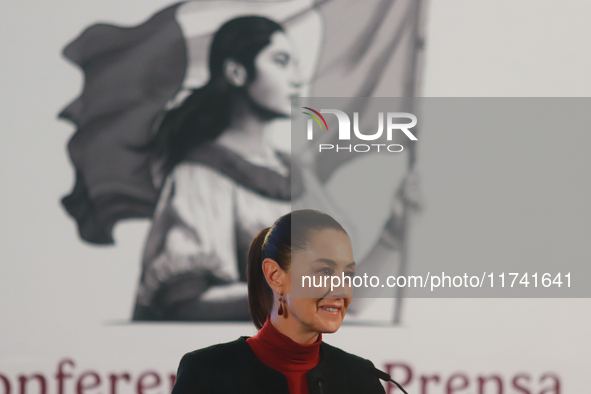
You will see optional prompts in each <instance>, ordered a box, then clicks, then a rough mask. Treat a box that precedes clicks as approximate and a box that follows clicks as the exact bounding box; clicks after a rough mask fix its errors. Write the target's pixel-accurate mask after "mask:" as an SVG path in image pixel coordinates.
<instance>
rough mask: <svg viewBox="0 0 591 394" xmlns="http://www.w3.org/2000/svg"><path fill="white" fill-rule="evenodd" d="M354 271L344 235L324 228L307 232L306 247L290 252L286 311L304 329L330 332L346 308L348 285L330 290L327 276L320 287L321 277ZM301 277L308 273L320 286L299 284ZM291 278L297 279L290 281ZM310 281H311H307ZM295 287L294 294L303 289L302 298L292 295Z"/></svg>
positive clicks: (349, 275)
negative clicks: (302, 285) (310, 232)
mask: <svg viewBox="0 0 591 394" xmlns="http://www.w3.org/2000/svg"><path fill="white" fill-rule="evenodd" d="M354 272H355V262H354V260H353V249H352V248H351V241H350V240H349V237H348V236H347V234H345V233H343V232H341V231H338V230H334V229H325V230H320V231H316V232H314V233H312V234H311V236H310V242H309V248H308V249H307V250H303V251H297V252H295V253H293V255H292V261H291V268H290V270H289V271H288V282H289V283H288V286H289V290H288V291H286V301H287V304H288V308H289V313H290V314H291V315H292V317H293V318H294V319H296V320H297V321H298V322H299V323H300V324H301V325H302V326H303V328H304V329H305V330H306V331H313V332H318V333H321V332H324V333H332V332H335V331H337V330H338V329H339V327H340V326H341V323H342V322H343V319H344V317H345V314H346V313H347V308H348V307H349V304H350V303H351V297H352V290H353V288H352V287H351V286H348V285H345V286H343V285H342V283H341V286H339V287H337V286H336V282H335V286H334V287H333V288H332V289H331V283H330V279H329V280H327V281H326V286H324V279H323V278H324V276H327V275H329V276H338V277H339V278H342V277H343V275H344V276H345V277H352V276H353V274H354ZM304 276H310V277H311V278H312V280H314V279H315V280H316V284H317V285H318V284H320V280H322V285H323V286H321V287H314V285H312V286H311V287H310V286H308V282H307V279H306V282H305V284H304V287H303V288H302V287H301V283H302V282H301V280H302V277H304ZM292 280H294V281H297V282H292ZM310 283H313V282H310ZM295 286H298V295H301V294H302V293H300V291H304V292H305V295H306V297H313V298H296V297H295V296H293V297H292V294H293V292H292V291H291V290H292V289H295Z"/></svg>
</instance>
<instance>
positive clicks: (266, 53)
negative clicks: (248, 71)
mask: <svg viewBox="0 0 591 394" xmlns="http://www.w3.org/2000/svg"><path fill="white" fill-rule="evenodd" d="M254 66H255V70H256V75H255V79H254V80H253V81H252V82H250V83H249V84H248V85H247V86H246V90H247V92H248V95H249V97H250V98H251V100H252V101H254V103H256V104H257V105H258V106H259V107H261V108H263V109H265V110H268V111H271V112H274V113H276V114H278V115H281V116H289V115H290V113H291V99H292V98H294V97H297V96H299V92H300V85H301V81H300V79H299V72H298V69H297V68H298V66H297V61H296V59H295V53H294V49H293V46H292V45H291V43H290V42H289V40H288V39H287V36H286V35H285V33H283V32H281V31H277V32H275V33H273V34H272V35H271V43H270V44H269V45H267V46H266V47H265V48H263V49H262V50H261V52H259V54H258V55H257V57H256V59H255V64H254Z"/></svg>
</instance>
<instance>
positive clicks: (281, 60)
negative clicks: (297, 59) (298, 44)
mask: <svg viewBox="0 0 591 394" xmlns="http://www.w3.org/2000/svg"><path fill="white" fill-rule="evenodd" d="M274 61H275V63H276V64H279V65H280V66H282V67H286V66H287V64H288V63H289V57H288V56H283V55H281V56H275V58H274Z"/></svg>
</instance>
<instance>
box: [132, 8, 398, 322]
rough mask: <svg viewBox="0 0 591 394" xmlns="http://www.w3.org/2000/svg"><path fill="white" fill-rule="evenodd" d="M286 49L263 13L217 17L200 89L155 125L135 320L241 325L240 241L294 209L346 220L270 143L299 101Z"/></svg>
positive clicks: (385, 250)
mask: <svg viewBox="0 0 591 394" xmlns="http://www.w3.org/2000/svg"><path fill="white" fill-rule="evenodd" d="M294 52H295V51H294V50H293V47H292V45H291V43H290V41H289V39H288V37H287V36H286V34H285V32H284V30H283V28H282V27H281V26H280V25H279V24H277V23H276V22H273V21H271V20H269V19H267V18H264V17H260V16H245V17H239V18H236V19H233V20H230V21H229V22H226V23H225V24H224V25H223V26H222V27H221V28H220V29H219V30H218V31H217V32H216V33H215V36H214V38H213V41H212V43H211V48H210V56H209V71H210V79H209V82H208V83H207V84H206V85H205V86H204V87H202V88H200V89H197V90H195V91H194V92H193V93H192V94H191V95H190V96H189V97H188V98H187V99H186V100H185V101H184V102H183V103H182V104H181V105H180V106H179V107H177V108H174V109H171V110H169V111H168V112H167V113H166V116H164V118H163V119H162V121H161V123H160V125H159V129H158V132H157V133H156V135H155V137H154V139H153V140H152V142H151V144H150V145H149V147H150V148H151V149H152V151H153V153H154V154H155V156H156V158H157V160H158V162H159V163H160V171H156V173H157V174H162V177H163V178H164V179H165V181H164V185H163V187H162V192H161V194H160V199H159V202H158V205H157V207H156V211H155V214H154V218H153V225H152V229H151V231H150V234H149V236H148V240H147V242H146V247H145V251H144V257H143V263H142V274H141V279H140V285H139V288H138V294H137V299H136V306H135V310H134V314H133V319H134V320H248V319H249V314H248V301H247V287H246V256H247V251H248V247H249V245H250V240H252V238H253V237H254V236H255V235H256V234H257V233H258V232H259V231H260V230H262V229H263V228H265V227H267V226H268V224H269V223H272V222H273V220H274V219H275V218H277V217H278V216H281V215H283V214H285V213H287V212H289V211H291V209H292V203H294V204H297V206H299V207H305V208H315V209H321V210H323V211H325V212H329V213H331V214H332V215H333V216H335V217H336V218H338V219H339V220H340V221H341V222H343V221H344V218H343V217H342V215H339V213H338V212H335V209H334V206H335V204H333V203H332V202H331V200H330V199H329V198H328V197H327V194H326V193H325V192H324V188H323V185H321V184H320V182H319V181H318V179H317V177H316V176H315V175H314V174H313V173H312V171H308V170H306V168H302V167H299V166H297V165H295V163H294V165H292V164H291V163H290V158H289V156H288V155H286V154H284V153H280V152H278V151H276V150H275V149H274V148H273V147H272V145H271V143H270V141H269V136H268V131H269V129H270V128H271V127H272V123H273V121H274V120H276V119H279V118H286V117H288V116H289V115H290V113H291V98H293V97H296V96H298V95H299V88H300V85H301V81H300V78H299V74H298V70H297V63H296V61H295V59H296V56H295V53H294ZM394 228H395V226H388V227H387V228H386V229H385V230H384V234H385V236H384V237H382V238H383V239H384V242H381V243H380V244H379V245H376V248H377V250H374V251H372V253H371V254H370V259H369V260H371V261H370V262H369V263H368V262H366V261H364V262H363V265H364V267H366V268H368V269H371V268H372V267H373V268H374V270H373V272H374V273H375V274H380V272H379V271H381V270H382V271H383V270H384V269H391V267H389V266H387V265H386V267H384V266H385V265H384V263H383V262H384V261H391V257H390V255H389V254H391V253H392V251H393V250H394V249H395V242H393V241H392V240H393V239H394V238H393V237H392V236H391V235H392V234H394V235H395V232H396V231H395V229H394ZM394 241H395V240H394ZM393 245H394V246H393ZM374 252H375V253H374Z"/></svg>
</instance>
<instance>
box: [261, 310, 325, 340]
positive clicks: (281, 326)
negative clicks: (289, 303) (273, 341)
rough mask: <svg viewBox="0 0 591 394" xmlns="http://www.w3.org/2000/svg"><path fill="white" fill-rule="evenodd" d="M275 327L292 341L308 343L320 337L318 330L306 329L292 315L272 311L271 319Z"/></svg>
mask: <svg viewBox="0 0 591 394" xmlns="http://www.w3.org/2000/svg"><path fill="white" fill-rule="evenodd" d="M269 320H270V321H271V324H273V327H275V328H276V329H277V331H279V332H280V333H282V334H283V335H285V336H287V337H289V338H290V339H291V340H292V341H294V342H296V343H299V344H302V345H306V344H310V343H314V342H316V340H317V339H318V334H319V333H318V332H316V331H310V330H308V329H306V328H305V327H304V326H303V325H302V324H301V323H300V322H299V321H297V320H296V319H295V318H294V317H293V316H292V315H289V317H288V318H284V317H283V316H279V315H277V312H273V313H271V316H270V319H269Z"/></svg>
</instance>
